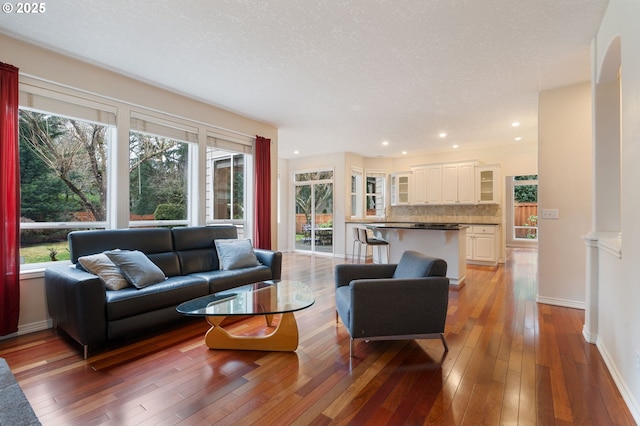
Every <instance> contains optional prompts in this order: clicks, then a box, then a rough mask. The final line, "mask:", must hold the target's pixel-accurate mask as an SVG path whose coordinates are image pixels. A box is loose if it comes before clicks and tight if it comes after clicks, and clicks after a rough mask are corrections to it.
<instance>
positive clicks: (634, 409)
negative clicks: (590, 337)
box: [596, 339, 640, 424]
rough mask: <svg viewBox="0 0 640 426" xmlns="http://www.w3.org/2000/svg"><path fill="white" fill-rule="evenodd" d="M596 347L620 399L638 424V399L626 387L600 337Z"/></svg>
mask: <svg viewBox="0 0 640 426" xmlns="http://www.w3.org/2000/svg"><path fill="white" fill-rule="evenodd" d="M596 347H597V348H598V351H599V352H600V356H602V359H603V360H604V363H605V365H606V366H607V369H608V370H609V374H611V377H612V378H613V381H614V382H615V384H616V386H617V388H618V390H619V391H620V394H621V395H622V399H624V402H625V403H626V404H627V407H628V408H629V411H630V412H631V415H632V416H633V419H634V420H635V422H636V423H637V424H640V405H638V401H636V399H635V398H634V397H633V394H632V393H631V391H630V390H629V388H628V387H627V384H626V382H625V381H624V378H623V376H622V374H620V371H618V369H617V368H616V364H615V362H613V360H612V358H611V356H610V355H609V352H608V351H607V348H606V346H605V345H604V343H602V340H601V339H598V341H597V342H596Z"/></svg>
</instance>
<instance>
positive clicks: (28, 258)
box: [20, 241, 71, 263]
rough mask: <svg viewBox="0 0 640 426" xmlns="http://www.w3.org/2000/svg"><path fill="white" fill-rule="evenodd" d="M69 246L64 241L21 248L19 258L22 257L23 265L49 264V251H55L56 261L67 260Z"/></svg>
mask: <svg viewBox="0 0 640 426" xmlns="http://www.w3.org/2000/svg"><path fill="white" fill-rule="evenodd" d="M68 248H69V245H68V243H67V242H66V241H61V242H59V243H46V244H42V245H38V246H30V247H21V248H20V256H23V257H24V263H40V262H51V257H50V253H51V250H55V251H57V252H58V253H57V254H56V260H69V258H70V257H71V256H70V254H69V249H68Z"/></svg>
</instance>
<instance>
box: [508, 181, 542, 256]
mask: <svg viewBox="0 0 640 426" xmlns="http://www.w3.org/2000/svg"><path fill="white" fill-rule="evenodd" d="M505 188H506V189H507V197H506V198H507V227H506V230H505V231H506V232H505V237H506V238H505V239H506V245H507V247H537V246H538V175H520V176H507V177H506V185H505Z"/></svg>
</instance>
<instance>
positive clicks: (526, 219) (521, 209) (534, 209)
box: [513, 203, 538, 238]
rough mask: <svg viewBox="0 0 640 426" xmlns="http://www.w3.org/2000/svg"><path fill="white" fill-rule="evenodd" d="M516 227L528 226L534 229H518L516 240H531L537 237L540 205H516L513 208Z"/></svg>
mask: <svg viewBox="0 0 640 426" xmlns="http://www.w3.org/2000/svg"><path fill="white" fill-rule="evenodd" d="M513 224H514V226H528V227H531V228H534V229H526V228H520V229H516V238H531V236H532V235H537V229H535V228H537V226H538V203H516V204H514V206H513Z"/></svg>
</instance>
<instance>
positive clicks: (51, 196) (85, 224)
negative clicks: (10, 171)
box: [19, 108, 115, 263]
mask: <svg viewBox="0 0 640 426" xmlns="http://www.w3.org/2000/svg"><path fill="white" fill-rule="evenodd" d="M19 123H20V130H19V135H20V182H21V185H20V191H21V204H20V209H21V218H20V221H21V235H20V238H21V248H20V255H21V261H22V262H23V263H40V262H46V261H53V260H66V259H68V258H69V253H68V250H67V249H66V248H67V243H66V237H67V234H68V233H69V231H70V230H73V229H86V228H96V227H105V225H106V215H107V191H108V186H107V182H108V179H107V178H108V176H107V175H108V168H107V162H108V153H109V145H110V143H111V141H112V139H113V137H114V136H115V128H114V127H113V126H109V125H105V124H101V123H92V122H89V121H85V120H80V119H72V118H66V117H63V116H59V115H55V114H50V113H43V112H36V111H33V110H30V109H26V108H23V109H21V110H20V114H19Z"/></svg>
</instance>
